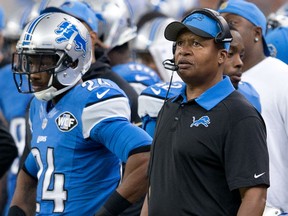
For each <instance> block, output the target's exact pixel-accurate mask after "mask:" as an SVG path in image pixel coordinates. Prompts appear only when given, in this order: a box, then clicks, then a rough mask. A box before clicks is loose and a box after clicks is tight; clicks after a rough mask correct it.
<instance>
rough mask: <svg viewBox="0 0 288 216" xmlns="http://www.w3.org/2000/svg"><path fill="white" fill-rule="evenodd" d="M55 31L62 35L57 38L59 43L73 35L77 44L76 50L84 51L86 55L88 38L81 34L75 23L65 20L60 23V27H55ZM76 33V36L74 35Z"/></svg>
mask: <svg viewBox="0 0 288 216" xmlns="http://www.w3.org/2000/svg"><path fill="white" fill-rule="evenodd" d="M55 33H56V34H58V35H60V37H58V38H56V42H57V43H62V42H65V41H68V40H70V38H71V37H72V36H73V37H74V39H73V42H74V43H75V45H76V47H75V50H76V51H78V52H83V56H85V54H86V51H87V45H86V40H85V39H84V38H83V37H82V36H81V34H80V32H79V30H78V29H77V27H76V26H75V25H73V24H72V23H70V22H68V21H64V22H62V23H61V24H60V25H58V28H57V29H55ZM75 34H76V36H74V35H75Z"/></svg>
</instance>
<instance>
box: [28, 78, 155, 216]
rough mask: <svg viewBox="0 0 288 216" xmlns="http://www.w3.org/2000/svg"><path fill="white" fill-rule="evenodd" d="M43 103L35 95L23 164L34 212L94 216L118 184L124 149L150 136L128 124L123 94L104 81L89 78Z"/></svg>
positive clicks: (142, 143)
mask: <svg viewBox="0 0 288 216" xmlns="http://www.w3.org/2000/svg"><path fill="white" fill-rule="evenodd" d="M47 107H49V102H46V101H40V100H37V99H34V100H33V101H32V104H31V109H30V120H31V130H32V141H31V153H30V154H29V155H28V157H27V159H26V161H25V167H26V169H27V171H28V172H29V173H30V174H31V175H32V176H34V177H35V178H37V179H38V186H37V198H36V201H37V207H36V209H37V210H36V211H37V212H36V215H59V214H61V215H75V216H76V215H77V216H79V215H85V216H89V215H94V214H95V212H96V211H97V210H98V209H99V208H100V207H101V206H102V205H103V203H104V202H105V200H106V199H107V198H108V197H109V196H110V195H111V193H112V192H114V190H115V188H116V187H117V186H118V184H119V181H120V177H121V163H122V162H126V161H127V158H128V155H129V152H130V151H131V150H133V149H135V148H137V147H141V146H145V145H150V144H151V142H152V138H151V137H150V136H149V135H148V134H147V133H145V131H144V130H142V129H141V128H139V127H137V126H134V125H132V124H131V123H130V122H129V120H130V119H129V118H130V107H129V102H128V98H127V97H126V95H125V94H124V93H123V91H122V90H121V89H120V88H119V87H118V86H117V85H116V84H115V83H113V82H111V81H109V80H104V79H97V80H88V81H86V82H84V83H82V84H79V85H77V86H75V87H74V88H73V89H71V90H70V91H69V92H67V93H66V95H65V96H64V97H63V98H61V100H60V101H59V102H58V103H57V104H56V105H55V106H54V107H52V108H51V109H50V110H49V111H48V112H47Z"/></svg>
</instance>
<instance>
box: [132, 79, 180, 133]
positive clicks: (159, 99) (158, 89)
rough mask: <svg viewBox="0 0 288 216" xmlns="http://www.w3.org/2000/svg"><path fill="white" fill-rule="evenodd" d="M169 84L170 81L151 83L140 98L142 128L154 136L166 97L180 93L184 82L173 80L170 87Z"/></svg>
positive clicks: (139, 110)
mask: <svg viewBox="0 0 288 216" xmlns="http://www.w3.org/2000/svg"><path fill="white" fill-rule="evenodd" d="M169 85H170V83H169V82H166V83H157V84H155V85H151V86H149V87H147V88H146V89H144V90H143V91H142V92H141V94H140V95H139V98H138V115H139V116H140V118H141V119H142V128H143V129H144V130H145V131H146V132H147V133H148V134H149V135H150V136H152V137H153V136H154V130H155V126H156V120H157V116H158V113H159V111H160V109H161V107H162V106H163V103H164V100H165V98H167V99H168V98H172V97H174V96H176V95H178V94H180V91H181V89H182V87H183V85H184V83H183V82H180V81H175V82H172V83H171V86H170V89H169ZM168 89H169V92H168ZM167 93H168V95H167Z"/></svg>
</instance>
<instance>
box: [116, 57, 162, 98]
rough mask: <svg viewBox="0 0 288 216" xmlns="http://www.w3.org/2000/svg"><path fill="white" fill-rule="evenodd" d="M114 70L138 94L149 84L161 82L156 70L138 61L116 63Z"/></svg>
mask: <svg viewBox="0 0 288 216" xmlns="http://www.w3.org/2000/svg"><path fill="white" fill-rule="evenodd" d="M112 70H113V71H114V72H115V73H117V74H119V75H120V76H121V77H123V78H124V79H125V80H126V81H127V82H128V83H129V84H130V85H131V86H132V87H133V88H134V89H135V91H136V92H137V93H138V94H140V93H141V92H142V91H143V90H144V89H145V88H147V87H148V86H150V85H153V84H156V83H159V82H161V79H160V77H159V75H158V74H157V73H156V72H155V71H154V70H152V69H151V68H150V67H147V66H146V65H144V64H140V63H137V62H129V63H126V64H119V65H115V66H113V67H112Z"/></svg>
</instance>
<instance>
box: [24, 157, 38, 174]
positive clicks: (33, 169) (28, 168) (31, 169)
mask: <svg viewBox="0 0 288 216" xmlns="http://www.w3.org/2000/svg"><path fill="white" fill-rule="evenodd" d="M24 170H25V172H26V173H27V174H29V175H30V176H31V177H33V178H34V179H37V172H38V167H37V164H36V161H35V158H34V156H33V155H32V153H31V152H30V153H29V155H28V157H27V158H26V161H25V163H24Z"/></svg>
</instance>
